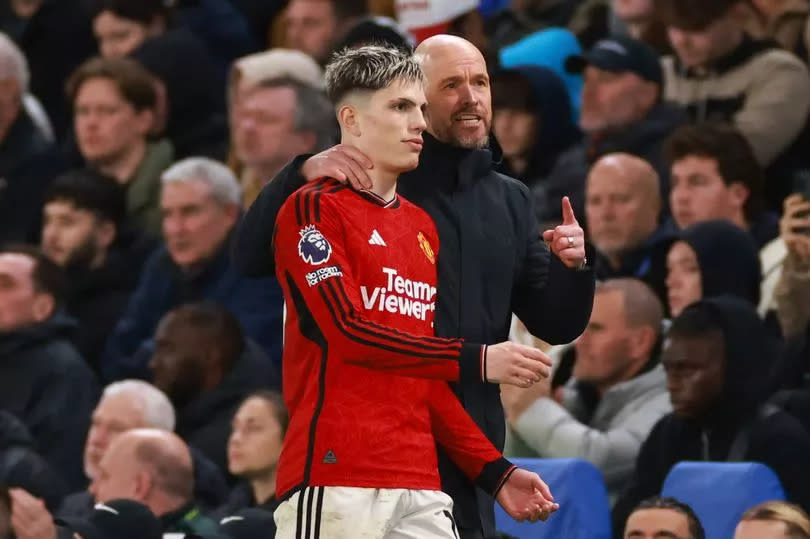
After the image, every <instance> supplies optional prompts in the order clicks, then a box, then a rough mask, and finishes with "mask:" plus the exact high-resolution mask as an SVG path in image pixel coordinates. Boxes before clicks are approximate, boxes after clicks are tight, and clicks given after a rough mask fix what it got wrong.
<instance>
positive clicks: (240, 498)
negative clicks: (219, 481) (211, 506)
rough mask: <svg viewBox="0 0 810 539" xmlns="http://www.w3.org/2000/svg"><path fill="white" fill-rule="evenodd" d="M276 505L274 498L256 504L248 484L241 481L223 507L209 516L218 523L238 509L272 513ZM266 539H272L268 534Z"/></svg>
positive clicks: (277, 503) (277, 502)
mask: <svg viewBox="0 0 810 539" xmlns="http://www.w3.org/2000/svg"><path fill="white" fill-rule="evenodd" d="M278 505H279V501H278V500H277V499H276V497H275V496H271V497H270V499H269V500H267V501H265V502H264V503H256V498H255V497H254V496H253V488H252V487H251V486H250V483H248V482H247V481H242V482H240V483H237V484H236V486H235V487H233V490H232V491H231V493H230V495H229V496H228V501H226V502H225V505H223V506H222V507H220V508H219V509H217V510H216V511H214V512H213V513H212V514H211V516H212V517H214V519H215V520H217V521H219V520H221V519H223V518H225V517H227V516H228V515H232V514H234V513H236V512H237V511H239V510H240V509H246V508H248V507H256V508H258V509H264V510H265V511H269V512H270V513H273V512H275V510H276V509H277V508H278ZM273 533H275V529H273ZM268 537H273V535H272V534H268Z"/></svg>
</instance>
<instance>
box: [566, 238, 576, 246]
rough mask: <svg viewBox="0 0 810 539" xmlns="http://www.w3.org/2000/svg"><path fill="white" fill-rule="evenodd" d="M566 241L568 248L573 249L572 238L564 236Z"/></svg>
mask: <svg viewBox="0 0 810 539" xmlns="http://www.w3.org/2000/svg"><path fill="white" fill-rule="evenodd" d="M566 239H567V240H568V247H573V246H574V238H572V237H571V236H566Z"/></svg>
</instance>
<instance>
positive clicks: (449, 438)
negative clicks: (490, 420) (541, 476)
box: [429, 381, 516, 497]
mask: <svg viewBox="0 0 810 539" xmlns="http://www.w3.org/2000/svg"><path fill="white" fill-rule="evenodd" d="M431 386H432V387H431V392H430V401H429V403H430V422H431V429H432V431H433V437H434V438H435V439H436V441H437V442H438V444H439V446H441V448H442V449H444V451H445V452H446V453H447V455H448V456H449V457H450V460H452V461H453V463H454V464H455V465H456V466H458V467H459V469H460V470H461V471H462V472H464V475H466V476H467V478H468V479H469V480H470V481H472V482H473V483H475V484H476V485H477V486H478V487H480V488H481V489H482V490H484V491H485V492H488V493H489V494H491V495H492V497H495V496H497V495H498V492H499V491H500V490H501V487H503V485H504V484H505V483H506V481H507V480H508V479H509V476H510V475H511V474H512V472H513V471H514V470H515V468H516V467H515V465H514V464H512V463H511V462H509V461H508V460H507V459H505V458H504V456H503V455H502V454H501V452H500V451H498V450H497V449H496V448H495V446H494V445H492V442H490V441H489V439H487V437H486V436H484V433H483V432H481V429H480V428H478V425H476V423H475V421H473V420H472V418H471V417H470V416H469V414H467V411H466V410H464V407H463V406H462V405H461V402H459V400H458V397H456V396H455V394H453V392H452V391H451V390H450V386H448V385H447V384H446V383H444V382H442V381H434V382H433V383H431Z"/></svg>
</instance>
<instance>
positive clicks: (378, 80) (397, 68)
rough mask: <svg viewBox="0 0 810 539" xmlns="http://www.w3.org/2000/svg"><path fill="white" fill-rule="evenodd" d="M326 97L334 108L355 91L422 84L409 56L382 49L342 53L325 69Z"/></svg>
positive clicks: (372, 47)
mask: <svg viewBox="0 0 810 539" xmlns="http://www.w3.org/2000/svg"><path fill="white" fill-rule="evenodd" d="M325 76H326V95H327V97H329V100H330V101H332V103H334V104H338V103H340V101H341V100H342V99H343V98H344V97H345V96H346V94H348V93H350V92H353V91H356V90H366V91H372V92H373V91H377V90H382V89H383V88H387V87H388V86H390V85H391V84H392V83H393V82H394V81H397V80H401V81H405V82H414V83H418V84H424V83H425V75H424V73H423V72H422V67H421V66H420V65H419V62H417V61H416V58H414V56H413V54H411V53H410V52H406V51H404V50H402V49H397V48H394V47H387V46H382V45H365V46H362V47H357V48H350V49H343V50H342V51H340V52H338V53H336V54H335V55H334V56H333V57H332V60H331V61H330V62H329V64H328V65H327V66H326V75H325Z"/></svg>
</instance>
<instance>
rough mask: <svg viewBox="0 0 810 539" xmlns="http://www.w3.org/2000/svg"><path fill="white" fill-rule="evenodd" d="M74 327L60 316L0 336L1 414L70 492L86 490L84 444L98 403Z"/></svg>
mask: <svg viewBox="0 0 810 539" xmlns="http://www.w3.org/2000/svg"><path fill="white" fill-rule="evenodd" d="M74 331H75V323H74V322H73V321H72V320H71V319H69V318H67V317H66V316H65V315H63V314H61V313H57V314H55V315H54V316H52V317H51V318H50V319H48V320H46V321H45V322H42V323H40V324H36V325H33V326H29V327H27V328H25V329H22V330H19V331H16V332H13V333H5V334H0V410H6V411H8V412H10V413H12V414H14V415H15V416H17V417H18V418H20V419H21V420H22V421H23V423H25V425H26V427H28V429H29V430H30V431H31V435H32V436H33V437H34V440H36V443H37V450H38V452H39V453H40V454H41V455H42V456H43V457H45V458H46V459H47V461H48V463H49V464H50V465H51V466H52V467H53V469H54V470H56V471H57V472H58V473H60V474H61V475H62V477H63V478H64V479H65V481H66V482H67V484H68V487H69V488H70V489H79V488H82V487H84V486H85V478H84V472H83V470H82V455H83V451H84V441H85V438H86V437H87V430H88V428H89V425H90V416H91V414H92V413H93V409H94V408H95V405H96V401H97V400H98V384H97V382H96V377H95V376H94V375H93V372H92V371H91V370H90V368H89V367H88V366H87V364H86V363H85V361H84V359H83V358H82V357H81V355H79V353H78V352H77V351H76V349H75V348H74V346H73V344H72V341H71V337H72V335H73V332H74Z"/></svg>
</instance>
